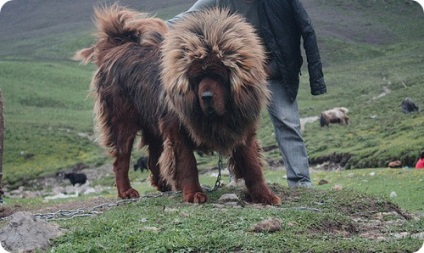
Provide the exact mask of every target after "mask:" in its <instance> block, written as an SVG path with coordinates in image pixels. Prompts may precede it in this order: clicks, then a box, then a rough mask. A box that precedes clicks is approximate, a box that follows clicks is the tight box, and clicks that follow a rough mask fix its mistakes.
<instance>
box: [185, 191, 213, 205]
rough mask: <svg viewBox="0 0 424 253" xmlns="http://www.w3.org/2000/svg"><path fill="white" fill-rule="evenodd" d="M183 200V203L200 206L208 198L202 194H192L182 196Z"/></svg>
mask: <svg viewBox="0 0 424 253" xmlns="http://www.w3.org/2000/svg"><path fill="white" fill-rule="evenodd" d="M183 199H184V201H185V202H190V203H198V204H202V203H205V202H206V201H207V200H208V197H207V196H206V194H205V193H204V192H193V193H189V194H184V197H183Z"/></svg>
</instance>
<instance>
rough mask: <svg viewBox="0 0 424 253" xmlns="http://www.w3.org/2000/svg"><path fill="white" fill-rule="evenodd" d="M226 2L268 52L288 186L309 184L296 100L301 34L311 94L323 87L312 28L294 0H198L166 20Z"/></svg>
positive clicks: (273, 105)
mask: <svg viewBox="0 0 424 253" xmlns="http://www.w3.org/2000/svg"><path fill="white" fill-rule="evenodd" d="M213 7H220V8H227V9H229V10H230V11H231V12H232V13H237V14H239V15H242V16H244V17H245V18H246V20H247V21H248V22H249V23H250V24H251V25H253V26H254V27H255V29H256V30H257V32H258V35H259V36H260V38H261V39H262V41H263V44H264V45H265V47H266V50H267V52H268V61H267V67H268V73H269V77H268V79H269V80H268V87H269V89H270V91H271V93H272V97H271V101H270V104H269V107H268V112H269V115H270V118H271V121H272V124H273V126H274V131H275V137H276V140H277V143H278V146H279V148H280V152H281V155H282V157H283V161H284V165H285V168H286V175H287V181H288V185H289V187H298V186H300V187H312V183H311V180H310V175H309V162H308V155H307V152H306V147H305V143H304V141H303V138H302V134H301V131H300V117H299V109H298V105H297V100H296V97H297V93H298V89H299V75H300V68H301V66H302V63H303V59H302V55H301V48H300V46H301V39H302V40H303V47H304V49H305V54H306V58H307V62H308V72H309V82H310V88H311V94H312V95H320V94H324V93H326V92H327V89H326V85H325V82H324V75H323V72H322V64H321V58H320V54H319V50H318V46H317V40H316V36H315V31H314V28H313V26H312V24H311V20H310V18H309V16H308V14H307V12H306V10H305V9H304V7H303V5H302V3H301V2H300V0H198V1H197V2H196V3H195V4H194V5H193V6H192V7H191V8H190V9H189V10H188V11H186V12H184V13H181V14H179V15H177V16H176V17H175V18H173V19H171V20H168V24H169V25H170V26H171V27H172V24H174V23H175V22H178V20H179V19H181V18H182V17H184V15H187V14H188V13H190V12H196V11H201V10H204V9H208V8H213Z"/></svg>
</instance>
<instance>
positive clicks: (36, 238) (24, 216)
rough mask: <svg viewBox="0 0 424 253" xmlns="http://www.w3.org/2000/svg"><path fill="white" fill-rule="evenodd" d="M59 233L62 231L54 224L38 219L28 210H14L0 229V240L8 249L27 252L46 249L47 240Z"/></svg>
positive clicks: (57, 235) (48, 243) (48, 242)
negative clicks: (7, 221) (7, 222)
mask: <svg viewBox="0 0 424 253" xmlns="http://www.w3.org/2000/svg"><path fill="white" fill-rule="evenodd" d="M61 235H62V231H61V230H60V228H59V227H58V226H57V225H56V224H53V223H49V222H47V221H44V220H39V219H37V218H35V217H34V216H33V215H32V213H29V212H16V213H14V214H13V215H12V216H11V219H10V222H9V224H7V225H6V226H5V227H4V228H3V229H1V230H0V242H1V245H2V246H3V248H4V249H6V250H8V251H11V252H28V251H34V250H35V249H41V250H45V249H47V248H48V247H49V246H50V241H49V240H50V239H53V238H56V237H59V236H61Z"/></svg>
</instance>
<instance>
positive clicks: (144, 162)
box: [134, 156, 149, 172]
mask: <svg viewBox="0 0 424 253" xmlns="http://www.w3.org/2000/svg"><path fill="white" fill-rule="evenodd" d="M148 162H149V157H147V156H142V157H140V158H138V159H137V162H136V163H135V164H134V171H137V170H138V169H140V171H141V172H143V171H144V170H148V169H149V167H148Z"/></svg>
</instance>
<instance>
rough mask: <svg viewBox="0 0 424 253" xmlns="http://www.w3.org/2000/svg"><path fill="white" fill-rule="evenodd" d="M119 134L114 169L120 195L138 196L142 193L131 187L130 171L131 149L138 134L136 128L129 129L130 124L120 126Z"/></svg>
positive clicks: (124, 196)
mask: <svg viewBox="0 0 424 253" xmlns="http://www.w3.org/2000/svg"><path fill="white" fill-rule="evenodd" d="M117 132H118V133H119V134H117V135H116V138H117V143H116V147H117V150H116V153H115V162H114V163H113V171H114V173H115V183H116V187H117V188H118V197H119V198H122V199H127V198H138V197H140V194H139V193H138V192H137V191H136V190H135V189H133V188H132V187H131V184H130V179H129V178H128V171H129V167H130V158H131V150H132V147H133V144H134V138H135V135H136V130H135V129H129V128H128V126H127V127H124V126H123V125H122V127H119V128H118V131H117Z"/></svg>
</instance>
